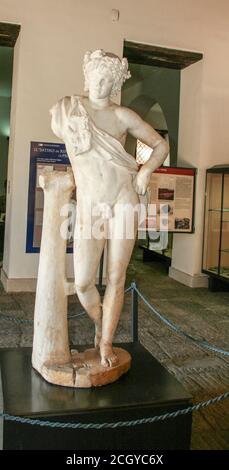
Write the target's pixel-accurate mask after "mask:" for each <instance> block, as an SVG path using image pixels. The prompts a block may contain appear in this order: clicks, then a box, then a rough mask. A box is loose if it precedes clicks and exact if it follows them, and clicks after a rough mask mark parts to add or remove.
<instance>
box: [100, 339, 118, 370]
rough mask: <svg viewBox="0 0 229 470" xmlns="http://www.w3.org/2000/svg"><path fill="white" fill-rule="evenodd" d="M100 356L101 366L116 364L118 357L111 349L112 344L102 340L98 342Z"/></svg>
mask: <svg viewBox="0 0 229 470" xmlns="http://www.w3.org/2000/svg"><path fill="white" fill-rule="evenodd" d="M100 356H101V364H102V366H103V367H114V366H116V365H117V364H118V358H117V356H116V354H115V353H114V351H113V348H112V345H111V344H109V343H105V342H104V341H102V340H101V342H100Z"/></svg>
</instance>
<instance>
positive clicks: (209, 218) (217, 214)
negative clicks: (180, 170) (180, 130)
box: [203, 165, 229, 289]
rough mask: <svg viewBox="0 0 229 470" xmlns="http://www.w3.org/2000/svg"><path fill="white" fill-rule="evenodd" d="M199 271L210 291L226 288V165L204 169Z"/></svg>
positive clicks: (228, 255)
mask: <svg viewBox="0 0 229 470" xmlns="http://www.w3.org/2000/svg"><path fill="white" fill-rule="evenodd" d="M203 272H204V273H206V274H208V275H209V276H210V281H209V287H210V288H214V287H217V286H218V287H220V286H222V287H224V288H226V289H229V165H225V166H215V167H213V168H210V169H208V170H207V175H206V193H205V220H204V246H203Z"/></svg>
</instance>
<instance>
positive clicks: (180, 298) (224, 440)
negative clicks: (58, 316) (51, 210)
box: [0, 250, 229, 449]
mask: <svg viewBox="0 0 229 470" xmlns="http://www.w3.org/2000/svg"><path fill="white" fill-rule="evenodd" d="M141 259H142V252H141V250H136V251H135V252H134V255H133V257H132V260H131V262H130V265H129V268H128V273H127V281H126V286H129V284H130V283H131V282H132V281H133V280H135V281H136V283H137V285H138V288H139V289H140V290H141V292H142V293H143V294H144V295H145V296H146V298H147V299H148V300H149V301H150V302H151V303H152V304H153V305H154V306H155V307H156V308H157V309H158V310H159V311H160V312H161V313H162V314H163V315H165V316H166V317H167V318H169V319H170V320H172V321H173V322H175V323H176V324H177V325H179V326H180V327H182V328H183V329H184V330H185V331H186V332H188V333H190V334H191V335H192V336H194V337H197V338H199V339H205V340H207V341H208V342H209V343H211V344H213V345H216V346H218V347H221V348H223V349H226V350H228V349H229V348H228V344H229V328H228V326H229V292H210V291H208V290H207V289H191V288H189V287H186V286H183V285H182V284H179V283H178V282H176V281H174V280H173V279H170V278H169V277H168V276H167V274H166V272H165V268H164V266H162V265H161V264H159V263H156V262H153V263H152V262H149V263H144V264H143V263H142V261H141ZM34 298H35V296H34V294H31V293H17V294H6V293H5V292H4V290H3V287H2V286H0V347H1V348H8V347H22V346H31V345H32V333H33V328H32V324H30V323H21V324H18V323H14V322H13V321H11V320H9V319H7V316H9V317H11V318H12V317H13V318H15V319H19V318H21V319H27V320H32V318H33V309H34ZM130 307H131V296H130V293H127V294H126V296H125V303H124V308H123V314H122V317H121V320H120V324H119V327H118V330H117V335H116V341H117V342H126V341H131V336H130V325H131V314H130V310H131V308H130ZM68 309H69V316H70V319H69V337H70V342H71V343H72V344H85V343H91V342H92V340H93V326H92V324H91V321H90V319H89V318H88V317H87V316H85V315H80V316H76V315H77V314H78V313H81V312H82V307H81V306H80V304H79V302H78V301H77V299H76V297H75V296H71V297H70V298H69V307H68ZM139 338H140V341H141V343H142V344H143V345H144V347H145V348H146V349H148V350H149V351H150V352H151V354H153V356H154V357H155V358H156V359H157V360H158V361H159V362H160V363H161V364H163V365H164V366H165V367H166V368H167V369H168V370H169V371H170V372H171V373H172V374H174V375H175V376H176V378H177V379H178V380H179V381H180V382H181V383H182V384H183V385H184V387H185V388H186V389H187V391H188V392H190V394H191V395H192V396H193V401H194V403H197V402H199V401H204V400H206V399H208V398H210V397H214V396H216V395H219V394H222V393H224V392H226V391H228V390H229V357H227V356H222V355H219V354H214V353H212V352H210V351H207V350H203V349H201V348H199V347H198V346H196V345H195V344H193V343H191V342H190V341H189V340H188V339H185V338H183V337H181V336H180V335H178V334H176V333H174V332H173V331H172V330H171V329H169V328H168V326H166V325H165V324H163V323H162V322H161V320H159V319H158V318H156V317H155V316H154V315H153V314H152V313H150V311H149V309H148V308H147V306H146V305H144V304H143V302H142V301H139ZM228 448H229V400H225V401H223V402H221V403H219V404H217V405H215V406H211V407H209V408H206V409H204V410H202V411H198V412H195V413H194V414H193V430H192V449H228Z"/></svg>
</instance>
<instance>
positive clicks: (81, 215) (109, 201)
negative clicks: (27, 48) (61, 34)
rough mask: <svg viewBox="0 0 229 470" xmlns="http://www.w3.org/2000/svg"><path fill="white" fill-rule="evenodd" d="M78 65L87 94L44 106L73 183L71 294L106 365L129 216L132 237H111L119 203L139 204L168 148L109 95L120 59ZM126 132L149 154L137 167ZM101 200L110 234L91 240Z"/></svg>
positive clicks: (127, 252)
mask: <svg viewBox="0 0 229 470" xmlns="http://www.w3.org/2000/svg"><path fill="white" fill-rule="evenodd" d="M83 69H84V75H85V90H86V91H88V92H89V93H88V97H87V96H78V95H73V96H70V97H65V98H62V99H61V100H60V101H58V103H57V104H56V105H54V106H53V108H52V109H51V115H52V129H53V132H54V133H55V134H56V135H57V136H58V137H59V138H61V139H62V140H63V141H64V143H65V145H66V150H67V153H68V156H69V159H70V161H71V165H72V170H73V174H74V178H75V183H76V187H77V217H76V228H75V230H76V232H77V233H76V234H75V240H74V273H75V288H76V292H77V295H78V298H79V300H80V302H81V304H82V306H83V307H84V309H85V310H86V311H87V313H88V315H89V316H90V317H91V319H92V320H93V321H94V324H95V347H98V348H100V355H101V364H102V365H103V366H105V367H112V366H114V365H115V364H116V363H117V357H116V355H115V353H114V351H113V349H112V341H113V337H114V334H115V331H116V328H117V324H118V321H119V317H120V312H121V309H122V304H123V296H124V284H125V278H126V269H127V266H128V263H129V260H130V257H131V253H132V250H133V247H134V243H135V236H136V233H137V218H135V221H134V224H135V226H134V236H133V237H132V239H127V238H125V237H123V238H122V237H116V236H115V233H117V231H118V230H119V229H120V225H121V224H122V222H123V220H122V214H121V213H120V207H121V205H126V204H127V205H129V207H133V208H134V207H135V206H136V205H137V204H138V203H139V195H143V194H145V192H146V190H147V186H148V184H149V181H150V176H151V173H152V172H153V171H154V170H156V169H157V168H158V167H159V166H160V165H161V164H162V163H163V161H164V160H165V158H166V156H167V154H168V151H169V149H168V144H167V142H166V141H165V140H164V139H163V138H162V137H161V136H160V135H159V134H158V133H157V132H156V131H155V130H154V129H153V128H152V127H151V126H150V125H149V124H147V123H146V122H144V121H143V120H142V119H141V118H140V117H139V116H138V115H137V114H136V113H135V112H134V111H132V110H131V109H128V108H126V107H123V106H119V105H117V104H115V103H114V102H113V101H112V100H111V97H112V96H114V95H115V94H117V93H118V92H119V91H120V89H121V86H122V84H123V83H124V81H125V80H126V79H127V78H129V76H130V74H129V72H128V63H127V60H126V59H122V60H120V59H119V58H118V57H117V56H115V55H114V54H111V53H105V52H104V51H103V50H96V51H94V52H92V53H91V52H88V53H86V55H85V57H84V66H83ZM127 133H130V134H131V135H132V136H134V137H135V138H137V139H140V140H141V141H142V142H144V143H145V144H147V145H148V146H150V147H151V148H152V151H153V153H152V154H151V156H150V158H149V160H148V161H147V162H146V163H145V164H144V165H143V166H142V167H141V169H140V170H139V171H137V170H138V167H137V164H136V162H135V159H134V158H133V157H132V156H131V155H129V154H128V153H127V152H126V151H125V150H124V147H123V146H124V144H125V139H126V136H127ZM104 203H105V204H106V205H108V206H109V207H110V208H111V214H110V218H109V217H108V220H107V226H108V229H109V230H110V231H111V232H112V234H114V235H113V236H112V237H106V235H103V236H102V237H97V236H95V235H94V234H93V233H92V235H91V237H85V236H84V234H85V228H87V226H90V225H91V223H92V220H93V221H95V220H96V217H95V216H93V215H92V213H91V208H92V209H95V208H96V207H100V205H101V204H104ZM89 208H90V210H89ZM107 238H108V239H107ZM106 242H107V285H106V290H105V295H104V299H103V304H102V305H101V299H100V295H99V293H98V291H97V289H96V287H95V280H96V273H97V269H98V265H99V261H100V257H101V254H102V251H103V249H104V245H105V243H106Z"/></svg>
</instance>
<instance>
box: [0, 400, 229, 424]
mask: <svg viewBox="0 0 229 470" xmlns="http://www.w3.org/2000/svg"><path fill="white" fill-rule="evenodd" d="M227 398H229V392H226V393H224V394H223V395H219V396H217V397H215V398H211V399H209V400H207V401H204V402H201V403H198V404H196V405H192V406H189V407H187V408H184V409H182V410H177V411H173V412H171V413H165V414H163V415H158V416H153V417H149V418H140V419H134V420H130V421H117V422H112V423H71V422H64V423H62V422H59V421H42V420H41V419H31V418H22V417H20V416H13V415H9V414H7V413H0V419H1V418H2V419H4V420H6V421H14V422H17V423H21V424H30V425H32V426H43V427H50V428H62V429H84V430H87V429H97V430H98V429H116V428H123V427H132V426H138V425H141V424H152V423H155V422H158V421H165V420H166V419H169V418H177V417H178V416H182V415H186V414H189V413H192V411H198V410H200V409H202V408H206V407H208V406H210V405H214V404H216V403H218V402H219V401H222V400H225V399H227Z"/></svg>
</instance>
